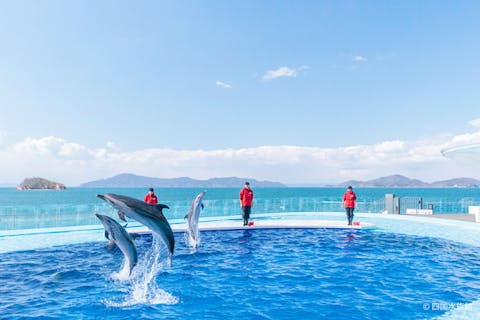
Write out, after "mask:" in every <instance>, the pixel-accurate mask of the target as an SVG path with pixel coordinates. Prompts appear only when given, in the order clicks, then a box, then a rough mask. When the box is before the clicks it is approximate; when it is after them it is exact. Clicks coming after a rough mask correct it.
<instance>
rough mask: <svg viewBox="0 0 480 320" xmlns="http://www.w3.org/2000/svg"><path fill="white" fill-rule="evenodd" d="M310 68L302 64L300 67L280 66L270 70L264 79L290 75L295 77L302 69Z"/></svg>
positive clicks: (269, 79) (268, 79)
mask: <svg viewBox="0 0 480 320" xmlns="http://www.w3.org/2000/svg"><path fill="white" fill-rule="evenodd" d="M306 69H308V67H307V66H301V67H298V68H289V67H279V68H277V69H275V70H268V71H267V72H266V73H265V74H264V75H263V77H262V79H263V80H264V81H271V80H274V79H277V78H282V77H290V78H295V77H296V76H297V75H298V73H299V72H300V71H302V70H306Z"/></svg>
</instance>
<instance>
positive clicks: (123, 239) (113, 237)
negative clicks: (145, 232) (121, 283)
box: [95, 213, 138, 274]
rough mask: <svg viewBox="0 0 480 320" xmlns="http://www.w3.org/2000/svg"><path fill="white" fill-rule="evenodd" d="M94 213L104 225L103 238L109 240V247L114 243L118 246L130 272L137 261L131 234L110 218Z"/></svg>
mask: <svg viewBox="0 0 480 320" xmlns="http://www.w3.org/2000/svg"><path fill="white" fill-rule="evenodd" d="M95 215H96V216H97V218H98V219H100V221H101V222H102V224H103V226H104V227H105V238H107V239H108V240H110V242H109V247H111V246H112V245H113V244H116V245H117V247H119V248H120V250H121V251H122V253H123V255H124V256H125V259H127V263H128V267H129V272H128V274H131V273H132V269H133V268H134V267H135V265H136V264H137V262H138V254H137V248H136V247H135V242H134V241H133V238H132V236H130V234H128V232H127V231H126V230H125V228H123V227H122V226H121V225H120V224H119V223H118V222H117V221H115V220H113V219H112V218H110V217H108V216H105V215H102V214H98V213H96V214H95Z"/></svg>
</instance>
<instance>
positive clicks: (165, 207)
mask: <svg viewBox="0 0 480 320" xmlns="http://www.w3.org/2000/svg"><path fill="white" fill-rule="evenodd" d="M155 208H156V209H157V210H158V212H152V213H153V215H155V216H157V217H158V218H162V219H165V216H164V215H163V211H162V210H163V209H170V208H169V207H168V206H167V205H164V204H161V203H159V204H156V205H155Z"/></svg>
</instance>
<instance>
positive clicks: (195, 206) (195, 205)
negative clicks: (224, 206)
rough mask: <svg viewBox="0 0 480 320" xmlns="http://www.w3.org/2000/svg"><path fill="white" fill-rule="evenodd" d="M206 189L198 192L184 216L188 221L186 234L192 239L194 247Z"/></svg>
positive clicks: (196, 242) (197, 238)
mask: <svg viewBox="0 0 480 320" xmlns="http://www.w3.org/2000/svg"><path fill="white" fill-rule="evenodd" d="M205 193H206V191H202V192H200V193H199V194H198V195H197V196H196V197H195V199H194V200H193V202H192V206H191V207H190V211H189V212H188V213H187V215H186V216H185V217H184V219H187V223H188V234H189V235H190V237H191V238H192V239H193V240H194V243H195V245H194V246H195V247H196V246H198V240H199V234H198V218H199V217H200V211H201V210H202V209H203V208H204V206H203V203H202V200H203V197H204V196H205Z"/></svg>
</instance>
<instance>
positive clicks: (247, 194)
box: [240, 181, 253, 226]
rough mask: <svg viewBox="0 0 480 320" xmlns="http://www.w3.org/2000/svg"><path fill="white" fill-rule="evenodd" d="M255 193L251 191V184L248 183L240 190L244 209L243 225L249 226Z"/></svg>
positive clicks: (241, 203) (241, 204)
mask: <svg viewBox="0 0 480 320" xmlns="http://www.w3.org/2000/svg"><path fill="white" fill-rule="evenodd" d="M252 202H253V191H252V189H250V183H249V182H248V181H247V182H245V185H244V186H243V189H242V190H240V207H241V208H242V218H243V225H244V226H247V225H248V219H250V213H251V212H252Z"/></svg>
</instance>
